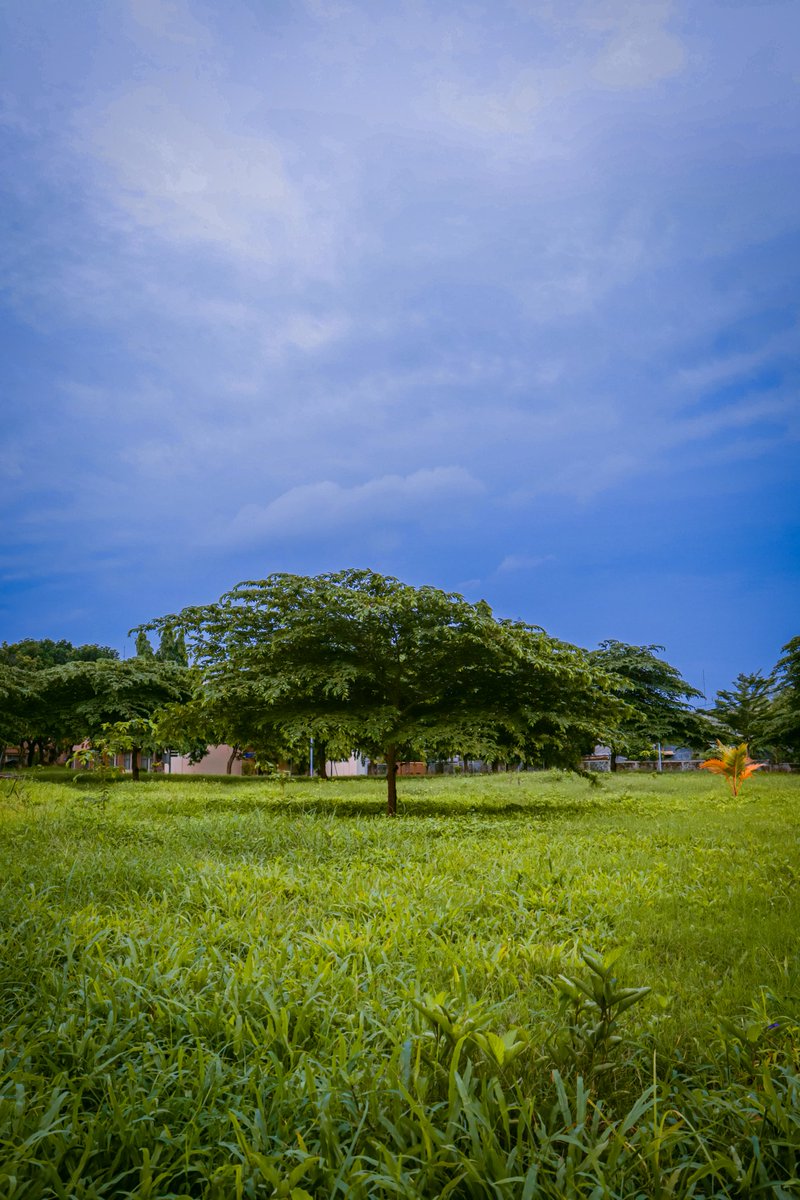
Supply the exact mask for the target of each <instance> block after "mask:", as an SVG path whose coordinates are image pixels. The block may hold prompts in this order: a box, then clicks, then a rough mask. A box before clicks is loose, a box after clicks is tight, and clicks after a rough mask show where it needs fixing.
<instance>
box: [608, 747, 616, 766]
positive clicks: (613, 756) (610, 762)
mask: <svg viewBox="0 0 800 1200" xmlns="http://www.w3.org/2000/svg"><path fill="white" fill-rule="evenodd" d="M609 750H610V751H611V757H610V758H609V760H608V766H609V770H611V771H616V769H617V752H616V750H615V749H614V747H613V746H609Z"/></svg>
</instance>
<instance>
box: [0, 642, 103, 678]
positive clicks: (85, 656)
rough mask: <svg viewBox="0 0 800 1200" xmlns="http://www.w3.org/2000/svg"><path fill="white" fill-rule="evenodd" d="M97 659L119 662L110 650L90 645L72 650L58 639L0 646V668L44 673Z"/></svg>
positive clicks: (69, 644) (67, 643) (70, 645)
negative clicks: (74, 663)
mask: <svg viewBox="0 0 800 1200" xmlns="http://www.w3.org/2000/svg"><path fill="white" fill-rule="evenodd" d="M101 658H111V659H114V658H119V655H118V653H117V651H116V650H112V649H111V647H110V646H98V645H95V644H94V643H91V644H89V645H85V646H73V645H72V643H71V642H67V641H65V640H64V639H62V640H61V641H59V642H54V641H53V640H52V639H51V638H42V639H40V640H39V641H36V640H35V639H34V638H25V639H24V640H23V641H21V642H12V643H11V644H9V643H8V642H3V644H2V646H0V666H9V667H17V668H19V669H21V670H29V669H32V670H39V671H41V670H44V669H45V668H47V667H63V666H64V665H65V664H66V663H71V662H97V661H98V660H99V659H101Z"/></svg>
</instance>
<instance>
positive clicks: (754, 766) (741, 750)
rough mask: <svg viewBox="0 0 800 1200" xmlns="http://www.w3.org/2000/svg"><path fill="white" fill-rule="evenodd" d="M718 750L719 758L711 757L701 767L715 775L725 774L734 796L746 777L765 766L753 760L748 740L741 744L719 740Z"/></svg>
mask: <svg viewBox="0 0 800 1200" xmlns="http://www.w3.org/2000/svg"><path fill="white" fill-rule="evenodd" d="M717 751H718V754H719V758H709V759H707V760H706V761H705V762H704V763H701V764H700V767H701V769H702V770H705V771H711V773H712V774H713V775H724V776H725V779H726V780H727V782H728V787H729V788H730V789H731V793H732V795H734V796H736V795H738V793H739V789H740V788H741V786H742V784H743V783H744V781H745V779H747V778H748V777H749V776H750V775H752V774H753V772H754V771H757V770H758V769H759V767H763V766H764V764H763V763H759V762H753V760H752V758H750V756H749V755H748V753H747V742H742V744H741V745H740V746H725V745H723V743H722V742H720V741H718V742H717Z"/></svg>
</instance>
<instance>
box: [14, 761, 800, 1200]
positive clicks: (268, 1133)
mask: <svg viewBox="0 0 800 1200" xmlns="http://www.w3.org/2000/svg"><path fill="white" fill-rule="evenodd" d="M384 789H385V784H382V783H380V782H379V781H374V782H373V781H353V782H346V781H341V782H330V783H327V784H322V783H312V782H308V783H293V784H288V785H287V786H286V787H285V788H283V789H282V788H281V787H280V786H279V785H278V784H275V783H265V782H263V781H261V780H257V779H256V780H241V781H236V782H232V781H221V782H220V781H216V782H208V781H202V780H200V781H191V780H186V779H185V778H184V779H181V780H178V779H176V780H163V779H161V780H156V781H147V782H143V783H142V784H141V785H139V786H138V787H136V786H134V785H132V784H129V783H123V784H118V785H115V786H114V787H112V789H111V792H110V799H109V801H108V804H107V805H105V806H103V805H102V804H100V803H99V802H97V801H95V800H94V799H93V798H91V797H92V795H96V793H97V790H98V789H94V792H92V789H91V788H89V789H84V790H79V789H78V788H76V787H75V786H73V785H71V784H56V783H37V782H28V781H26V782H24V783H23V784H22V785H21V786H19V787H18V786H16V785H12V784H11V783H9V782H8V781H0V922H1V925H0V946H1V947H2V949H1V951H0V1013H1V1014H2V1025H3V1032H2V1034H1V1035H0V1036H1V1037H2V1041H1V1042H0V1195H2V1196H3V1197H4V1198H5V1197H8V1200H12V1198H13V1200H43V1198H45V1197H47V1198H50V1197H58V1198H61V1197H64V1198H71V1197H74V1198H76V1200H99V1198H101V1197H102V1198H103V1200H106V1198H108V1197H120V1198H121V1197H127V1196H135V1197H139V1198H141V1200H145V1198H150V1200H155V1198H164V1200H166V1198H167V1197H208V1198H209V1200H211V1198H214V1200H227V1198H228V1197H231V1198H233V1197H262V1196H263V1197H268V1196H272V1195H275V1196H285V1197H293V1198H294V1200H304V1198H305V1197H306V1196H309V1195H310V1196H314V1197H328V1196H348V1197H354V1198H356V1200H366V1198H368V1197H369V1198H372V1197H380V1198H383V1197H386V1198H389V1197H437V1196H452V1197H480V1198H484V1197H485V1198H487V1200H488V1198H495V1197H502V1198H508V1200H511V1198H512V1197H513V1198H514V1200H517V1198H524V1200H534V1198H535V1197H539V1196H544V1197H587V1198H588V1197H592V1198H597V1200H600V1198H602V1197H620V1198H622V1197H625V1198H628V1197H630V1198H633V1197H639V1196H641V1197H658V1198H660V1197H667V1196H669V1197H690V1196H691V1197H710V1196H729V1197H745V1196H756V1195H758V1196H774V1197H778V1198H780V1197H789V1196H800V951H799V950H798V930H800V887H799V886H798V880H799V879H800V778H798V777H788V776H775V775H773V776H764V777H755V778H754V779H753V780H752V781H750V782H749V784H748V786H747V787H746V788H745V790H744V792H743V794H742V795H741V796H740V797H739V798H737V799H736V800H732V799H731V798H730V797H729V796H728V795H727V793H726V791H725V789H724V785H723V783H722V781H721V780H718V779H713V778H706V777H705V776H703V777H700V776H698V775H696V774H692V775H686V776H671V777H656V776H647V777H636V778H632V777H630V776H622V777H619V778H610V779H606V780H604V782H603V783H602V785H601V786H599V787H594V788H593V787H590V786H589V785H588V784H587V782H586V781H585V780H583V779H579V778H576V777H567V776H564V775H561V774H559V773H543V774H530V775H506V776H499V777H490V778H489V777H479V778H475V779H464V780H462V779H447V780H441V779H438V780H434V779H409V780H403V781H402V782H401V787H400V816H399V817H398V818H397V819H396V820H394V821H390V820H388V819H386V818H385V817H383V816H382V812H383V808H384V805H385V797H384ZM587 945H588V946H590V947H593V948H594V949H595V950H597V951H600V952H603V953H605V952H608V951H610V950H611V949H612V948H614V947H617V946H622V947H624V953H623V954H622V956H621V957H620V958H619V960H618V961H617V962H616V964H615V965H614V966H613V969H612V970H610V971H609V972H608V975H607V980H606V992H605V996H606V998H607V999H608V1000H609V1011H608V1012H607V1013H605V1014H604V1013H599V1012H598V1010H597V1009H591V1008H589V1007H587V1006H586V1005H585V1004H581V1002H580V997H582V996H583V997H584V999H586V997H585V994H584V993H583V992H581V991H580V989H577V990H576V989H573V992H574V995H575V996H577V998H578V1000H577V1002H575V1001H570V1000H569V996H568V995H566V994H565V996H564V998H563V1002H562V1004H561V1005H559V995H560V993H557V989H556V988H555V987H554V985H553V982H552V981H553V980H554V979H555V978H556V977H557V976H558V975H559V974H561V973H563V974H565V975H567V976H568V977H570V978H571V979H573V980H581V981H583V980H587V981H588V980H590V979H591V978H595V979H599V977H598V976H592V972H591V970H590V968H589V966H588V965H587V964H586V963H585V962H584V961H582V960H581V958H580V955H579V950H580V948H581V947H583V946H587ZM617 977H618V982H612V980H616V979H617ZM623 985H630V986H633V987H639V986H642V987H649V988H651V989H652V991H651V992H650V993H649V994H648V995H647V996H645V997H644V998H642V999H640V1000H638V1001H637V1002H635V1003H631V1005H630V1007H628V1008H627V1010H625V1011H619V1013H618V1014H617V1015H618V1024H617V1025H615V1026H613V1027H612V1026H610V1025H609V1024H608V1022H607V1023H606V1024H603V1023H602V1021H601V1020H600V1018H601V1017H602V1016H603V1015H605V1016H606V1017H607V1018H608V1021H612V1020H613V1019H614V1016H615V1004H616V1007H617V1008H619V1009H621V1008H622V1005H621V1004H617V1003H616V1002H615V1001H614V995H615V992H616V991H617V990H618V989H619V987H620V986H623ZM564 991H565V993H569V991H570V989H569V987H567V985H564ZM590 991H591V988H590ZM598 995H600V996H601V997H602V988H601V989H600V992H598ZM616 1037H619V1038H620V1039H621V1040H620V1041H619V1042H616V1041H615V1040H614V1039H615V1038H616Z"/></svg>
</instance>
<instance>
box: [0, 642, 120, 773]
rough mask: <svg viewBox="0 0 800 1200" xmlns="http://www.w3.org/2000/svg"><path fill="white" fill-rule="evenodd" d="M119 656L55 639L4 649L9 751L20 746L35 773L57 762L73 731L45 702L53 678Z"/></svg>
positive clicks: (0, 688)
mask: <svg viewBox="0 0 800 1200" xmlns="http://www.w3.org/2000/svg"><path fill="white" fill-rule="evenodd" d="M116 659H117V652H116V650H112V649H111V647H109V646H98V645H95V644H94V643H91V644H88V645H83V646H73V645H72V643H71V642H67V641H65V640H63V639H62V640H61V641H58V642H55V641H53V640H52V639H51V638H42V639H40V640H36V639H34V638H26V639H24V640H23V641H20V642H13V643H11V644H9V643H7V642H4V643H3V644H2V646H0V693H2V692H5V699H4V700H3V699H2V695H0V705H4V706H5V707H4V709H3V711H4V713H5V717H4V718H0V720H2V727H1V728H0V741H2V745H3V749H4V748H5V747H6V746H8V745H9V744H13V745H17V746H18V747H19V749H20V752H21V754H22V757H23V758H24V760H25V762H26V764H27V765H28V766H29V767H30V766H33V764H34V762H35V761H36V760H37V759H38V760H39V761H40V762H55V760H56V759H57V758H58V756H59V754H60V753H62V752H63V751H64V750H65V749H67V748H68V747H69V746H70V745H71V742H70V736H71V734H70V729H69V727H68V726H65V725H64V724H63V722H62V721H61V720H60V719H59V718H58V716H57V715H56V714H55V713H54V712H53V711H52V710H51V709H50V708H49V707H48V705H47V703H46V702H45V699H44V696H45V693H46V691H47V686H48V678H49V672H51V671H52V670H54V669H56V668H58V667H63V666H66V665H68V664H69V663H96V662H101V661H115V660H116Z"/></svg>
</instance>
